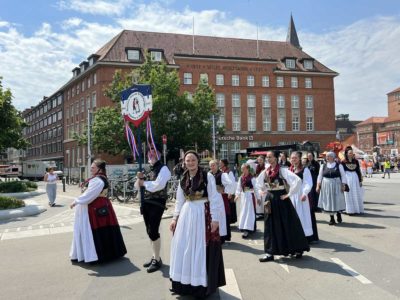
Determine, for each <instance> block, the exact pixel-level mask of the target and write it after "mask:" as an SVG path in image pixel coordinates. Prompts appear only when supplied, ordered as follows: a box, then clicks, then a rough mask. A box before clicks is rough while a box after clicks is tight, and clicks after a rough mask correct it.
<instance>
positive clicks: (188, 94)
mask: <svg viewBox="0 0 400 300" xmlns="http://www.w3.org/2000/svg"><path fill="white" fill-rule="evenodd" d="M186 99H187V100H188V101H189V102H193V94H192V93H189V92H186Z"/></svg>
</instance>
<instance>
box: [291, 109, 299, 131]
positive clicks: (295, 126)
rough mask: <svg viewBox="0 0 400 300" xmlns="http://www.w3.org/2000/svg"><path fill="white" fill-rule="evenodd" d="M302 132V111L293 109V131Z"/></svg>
mask: <svg viewBox="0 0 400 300" xmlns="http://www.w3.org/2000/svg"><path fill="white" fill-rule="evenodd" d="M299 130H300V110H299V109H298V108H294V109H292V131H299Z"/></svg>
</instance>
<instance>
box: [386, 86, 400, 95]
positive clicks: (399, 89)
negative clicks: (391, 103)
mask: <svg viewBox="0 0 400 300" xmlns="http://www.w3.org/2000/svg"><path fill="white" fill-rule="evenodd" d="M397 92H400V87H398V88H397V89H395V90H393V91H391V92H389V93H387V94H386V95H390V94H393V93H397Z"/></svg>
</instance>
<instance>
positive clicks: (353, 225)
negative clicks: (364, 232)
mask: <svg viewBox="0 0 400 300" xmlns="http://www.w3.org/2000/svg"><path fill="white" fill-rule="evenodd" d="M365 215H366V214H364V216H365ZM352 218H353V217H352ZM317 223H318V224H328V221H318V222H317ZM329 227H330V226H329ZM335 227H345V228H361V229H386V227H385V226H378V225H372V224H358V223H350V222H347V220H346V219H344V220H343V223H337V224H336V225H335Z"/></svg>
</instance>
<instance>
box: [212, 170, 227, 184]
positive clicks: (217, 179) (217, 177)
mask: <svg viewBox="0 0 400 300" xmlns="http://www.w3.org/2000/svg"><path fill="white" fill-rule="evenodd" d="M211 174H212V175H213V176H214V178H215V184H216V185H217V186H218V185H220V186H222V187H223V186H224V185H223V184H222V172H221V171H220V170H218V171H217V173H215V174H213V173H211Z"/></svg>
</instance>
